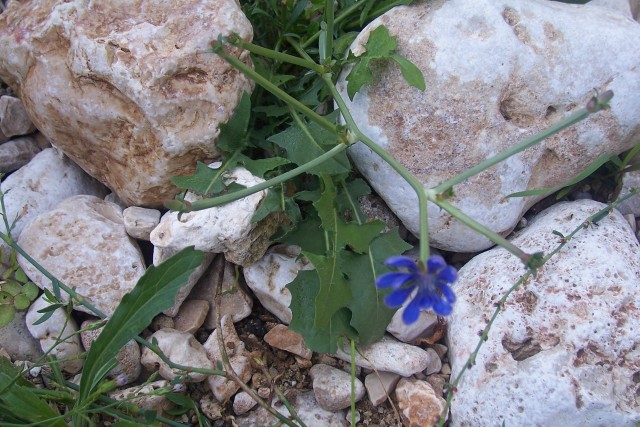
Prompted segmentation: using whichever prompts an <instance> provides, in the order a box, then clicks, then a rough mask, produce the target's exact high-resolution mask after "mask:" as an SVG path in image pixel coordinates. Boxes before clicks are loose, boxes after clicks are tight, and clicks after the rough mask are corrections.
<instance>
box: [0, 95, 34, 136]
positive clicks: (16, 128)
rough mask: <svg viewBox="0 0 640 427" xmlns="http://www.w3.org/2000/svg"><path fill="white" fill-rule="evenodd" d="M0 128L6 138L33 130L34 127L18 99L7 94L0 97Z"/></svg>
mask: <svg viewBox="0 0 640 427" xmlns="http://www.w3.org/2000/svg"><path fill="white" fill-rule="evenodd" d="M0 130H1V131H2V133H3V134H4V135H5V136H6V137H8V138H11V137H12V136H16V135H27V134H29V133H32V132H35V130H36V127H35V126H34V125H33V123H32V122H31V118H29V114H28V113H27V111H26V110H25V108H24V105H22V101H20V99H18V98H16V97H13V96H8V95H4V96H2V97H0Z"/></svg>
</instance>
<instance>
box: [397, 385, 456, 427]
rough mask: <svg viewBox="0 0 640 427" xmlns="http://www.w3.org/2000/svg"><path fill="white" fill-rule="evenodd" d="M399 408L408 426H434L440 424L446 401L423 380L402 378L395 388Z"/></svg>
mask: <svg viewBox="0 0 640 427" xmlns="http://www.w3.org/2000/svg"><path fill="white" fill-rule="evenodd" d="M395 394H396V399H397V400H398V409H399V410H400V414H401V416H402V422H403V425H405V426H406V427H433V426H435V425H437V424H438V419H439V418H440V414H441V413H442V411H444V408H445V405H446V402H445V400H444V399H443V398H442V396H438V395H437V394H436V393H435V391H434V390H433V388H432V387H431V385H430V384H429V383H428V382H426V381H422V380H413V379H407V378H402V379H401V380H400V381H399V382H398V385H397V386H396V390H395Z"/></svg>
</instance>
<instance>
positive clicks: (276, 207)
mask: <svg viewBox="0 0 640 427" xmlns="http://www.w3.org/2000/svg"><path fill="white" fill-rule="evenodd" d="M273 212H284V214H285V215H286V216H287V217H288V218H289V219H290V220H291V223H292V224H296V223H297V222H298V221H300V219H301V218H302V215H301V213H300V208H299V207H298V204H297V203H296V202H295V201H294V200H293V199H292V198H291V197H287V196H285V195H284V194H283V193H282V189H281V188H270V189H269V190H268V192H267V195H266V197H265V198H264V199H262V201H261V202H260V206H258V209H256V212H255V213H254V214H253V217H251V222H258V221H260V220H262V219H264V218H266V216H267V215H269V214H270V213H273Z"/></svg>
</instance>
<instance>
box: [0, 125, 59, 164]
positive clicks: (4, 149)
mask: <svg viewBox="0 0 640 427" xmlns="http://www.w3.org/2000/svg"><path fill="white" fill-rule="evenodd" d="M48 147H51V144H49V143H48V141H47V140H46V139H45V138H44V137H43V136H42V134H39V133H36V134H33V135H27V136H21V137H18V138H13V139H12V140H10V141H7V142H5V143H3V144H0V173H9V172H13V171H15V170H18V169H20V168H21V167H22V166H24V165H26V164H27V163H29V161H30V160H31V159H33V158H34V157H35V156H36V154H38V153H39V152H40V151H42V149H43V148H48Z"/></svg>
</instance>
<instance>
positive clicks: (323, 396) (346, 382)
mask: <svg viewBox="0 0 640 427" xmlns="http://www.w3.org/2000/svg"><path fill="white" fill-rule="evenodd" d="M309 375H311V379H312V380H313V394H314V395H315V397H316V401H317V402H318V404H319V405H320V407H321V408H323V409H326V410H327V411H331V412H335V411H338V410H340V409H345V408H348V407H349V406H350V405H351V375H349V374H348V373H347V372H345V371H341V370H340V369H336V368H334V367H331V366H329V365H323V364H317V365H313V367H312V368H311V370H310V371H309ZM354 380H355V381H354V383H355V401H356V402H357V401H359V400H360V399H362V397H363V396H364V385H363V384H362V381H360V380H359V379H358V378H355V379H354Z"/></svg>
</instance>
